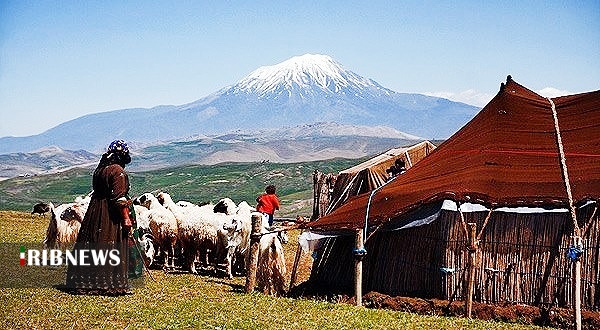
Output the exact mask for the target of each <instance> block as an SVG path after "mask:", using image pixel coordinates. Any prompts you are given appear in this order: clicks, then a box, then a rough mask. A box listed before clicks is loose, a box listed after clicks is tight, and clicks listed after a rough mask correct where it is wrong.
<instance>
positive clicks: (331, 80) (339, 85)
mask: <svg viewBox="0 0 600 330" xmlns="http://www.w3.org/2000/svg"><path fill="white" fill-rule="evenodd" d="M375 86H376V84H375V83H374V82H373V81H371V80H370V79H366V78H363V77H361V76H359V75H357V74H355V73H354V72H351V71H348V70H345V69H344V68H343V67H342V66H341V65H340V64H339V63H338V62H336V61H334V60H333V59H332V58H331V57H329V56H327V55H320V54H304V55H301V56H294V57H292V58H290V59H288V60H286V61H283V62H281V63H279V64H275V65H271V66H263V67H260V68H258V69H256V70H254V71H253V72H252V73H250V74H249V75H248V76H246V77H245V78H243V79H242V80H241V81H240V82H239V83H238V84H237V86H236V87H237V89H238V90H240V91H245V92H258V93H259V94H266V93H269V92H276V93H277V92H281V91H282V90H287V91H288V92H289V91H290V90H292V89H293V88H301V89H310V88H318V89H321V90H323V91H326V92H329V93H337V92H339V91H340V90H342V89H345V88H349V87H358V88H360V87H375Z"/></svg>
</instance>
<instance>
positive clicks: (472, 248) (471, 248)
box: [467, 223, 477, 318]
mask: <svg viewBox="0 0 600 330" xmlns="http://www.w3.org/2000/svg"><path fill="white" fill-rule="evenodd" d="M467 225H468V227H469V231H468V233H469V236H468V239H469V243H468V246H467V250H468V252H469V282H468V286H467V317H468V318H471V314H472V312H473V291H474V288H475V257H476V254H477V238H476V236H477V224H476V223H468V224H467Z"/></svg>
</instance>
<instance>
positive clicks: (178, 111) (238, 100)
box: [0, 54, 479, 154]
mask: <svg viewBox="0 0 600 330" xmlns="http://www.w3.org/2000/svg"><path fill="white" fill-rule="evenodd" d="M478 110H479V108H477V107H474V106H471V105H467V104H464V103H458V102H452V101H449V100H447V99H443V98H437V97H431V96H425V95H421V94H408V93H398V92H395V91H392V90H390V89H388V88H385V87H383V86H381V85H379V84H378V83H377V82H375V81H373V80H371V79H368V78H364V77H361V76H359V75H358V74H356V73H354V72H352V71H350V70H347V69H344V68H343V67H342V66H341V64H339V63H337V62H336V61H334V60H333V59H332V58H331V57H329V56H326V55H311V54H306V55H303V56H297V57H293V58H291V59H289V60H287V61H284V62H282V63H279V64H277V65H273V66H266V67H261V68H258V69H257V70H255V71H254V72H252V73H250V74H249V75H248V76H246V77H245V78H243V79H242V80H240V81H239V82H238V83H236V84H234V85H232V86H228V87H225V88H223V89H221V90H219V91H217V92H215V93H213V94H211V95H209V96H206V97H204V98H201V99H199V100H197V101H195V102H192V103H189V104H185V105H180V106H158V107H154V108H151V109H124V110H116V111H109V112H102V113H96V114H91V115H86V116H83V117H80V118H77V119H74V120H71V121H68V122H65V123H62V124H60V125H58V126H56V127H54V128H51V129H49V130H48V131H46V132H44V133H41V134H39V135H34V136H28V137H3V138H0V154H6V153H19V152H21V153H23V152H32V151H34V150H36V149H39V148H42V147H47V146H58V147H60V148H61V149H65V150H80V149H83V150H88V151H90V152H94V153H97V152H100V151H101V150H102V148H104V147H105V146H106V145H107V144H108V143H109V142H110V141H111V140H113V139H115V138H122V139H125V140H127V141H128V142H131V143H133V144H138V145H143V146H148V145H153V144H157V143H163V142H165V141H172V140H176V139H182V138H188V137H191V136H197V135H202V136H215V135H222V134H225V133H229V132H233V131H236V130H246V131H248V130H261V129H265V128H282V127H296V126H298V125H310V124H314V123H318V122H330V123H337V124H343V125H350V126H355V125H359V126H363V127H365V126H368V127H373V126H379V127H385V128H386V129H394V130H397V131H400V132H406V133H408V134H411V135H415V136H420V137H423V138H429V139H432V138H447V137H448V136H450V135H451V134H453V133H454V132H455V131H456V130H458V129H459V128H460V127H461V126H462V125H464V124H465V123H466V122H468V121H469V120H470V119H471V118H472V117H473V116H474V115H475V114H476V113H477V112H478ZM382 131H383V130H382Z"/></svg>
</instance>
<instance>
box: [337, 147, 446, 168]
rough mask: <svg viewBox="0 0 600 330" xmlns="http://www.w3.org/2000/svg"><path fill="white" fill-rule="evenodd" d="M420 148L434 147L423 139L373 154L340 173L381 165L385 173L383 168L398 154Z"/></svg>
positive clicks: (431, 148) (390, 163) (388, 165)
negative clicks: (379, 153)
mask: <svg viewBox="0 0 600 330" xmlns="http://www.w3.org/2000/svg"><path fill="white" fill-rule="evenodd" d="M422 148H430V150H433V149H435V145H434V144H433V143H431V142H429V141H423V142H419V143H417V144H414V145H412V146H407V147H402V148H394V149H390V150H388V151H386V152H384V153H382V154H381V155H378V156H375V157H373V158H371V159H368V160H366V161H364V162H362V163H360V164H358V165H356V166H353V167H351V168H348V169H345V170H343V171H340V174H355V173H358V172H360V171H362V170H366V169H369V170H380V169H379V167H381V168H382V169H383V172H384V173H385V170H387V169H388V168H389V167H390V166H391V165H392V164H393V163H394V161H395V160H396V159H397V158H398V156H405V155H406V153H408V152H410V151H411V150H414V149H422ZM404 158H406V157H402V159H404ZM412 161H413V160H412V159H411V160H410V162H412ZM388 163H389V164H388ZM415 163H416V162H415ZM382 164H383V165H382ZM406 165H407V167H408V165H409V163H408V162H407V164H406ZM386 166H387V167H386ZM384 167H385V168H384Z"/></svg>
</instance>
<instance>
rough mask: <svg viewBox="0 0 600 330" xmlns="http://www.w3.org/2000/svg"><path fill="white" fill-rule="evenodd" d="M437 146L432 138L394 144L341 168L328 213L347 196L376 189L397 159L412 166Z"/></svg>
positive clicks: (407, 166)
mask: <svg viewBox="0 0 600 330" xmlns="http://www.w3.org/2000/svg"><path fill="white" fill-rule="evenodd" d="M433 149H435V145H434V144H433V143H431V142H429V141H423V142H420V143H417V144H415V145H412V146H407V147H402V148H394V149H390V150H388V151H386V152H385V153H383V154H381V155H378V156H375V157H373V158H371V159H369V160H366V161H364V162H362V163H360V164H358V165H356V166H353V167H351V168H349V169H346V170H343V171H341V172H340V173H339V174H338V175H337V177H336V180H335V185H334V187H333V191H332V192H331V196H330V204H329V207H328V208H327V211H326V212H327V213H330V212H331V210H334V209H335V208H337V207H339V206H340V205H342V204H343V203H345V202H346V200H348V198H350V197H352V196H356V195H360V194H361V193H364V192H367V191H371V190H373V189H376V188H378V187H380V186H382V185H383V184H385V183H386V182H387V181H388V179H389V177H390V174H389V173H388V172H387V170H388V169H389V168H390V167H391V166H392V165H394V162H395V161H396V159H402V160H404V161H405V163H406V168H407V169H409V168H410V167H412V166H413V165H414V164H416V163H418V162H419V161H420V160H421V159H423V158H424V157H426V156H427V155H428V154H430V153H431V151H432V150H433Z"/></svg>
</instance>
